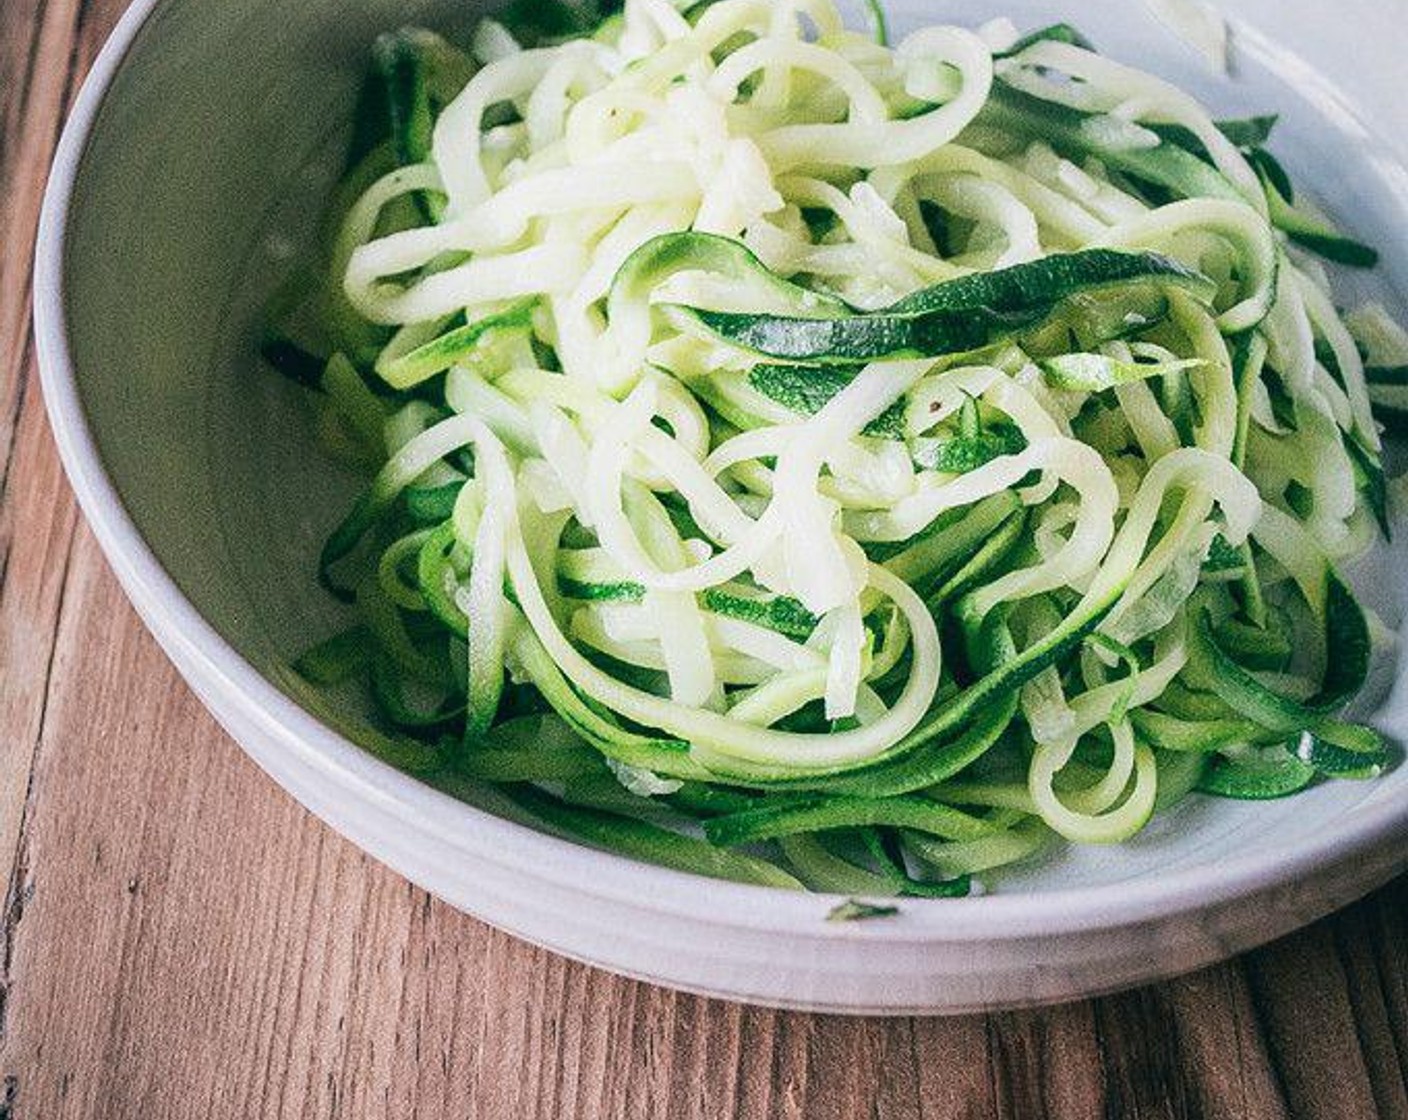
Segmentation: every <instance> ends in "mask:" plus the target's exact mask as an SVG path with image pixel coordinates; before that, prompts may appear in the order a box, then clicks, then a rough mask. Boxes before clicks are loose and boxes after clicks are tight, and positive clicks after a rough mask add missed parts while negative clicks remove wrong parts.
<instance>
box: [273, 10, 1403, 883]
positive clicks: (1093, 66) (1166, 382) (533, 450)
mask: <svg viewBox="0 0 1408 1120" xmlns="http://www.w3.org/2000/svg"><path fill="white" fill-rule="evenodd" d="M1273 123H1274V119H1273V118H1255V119H1251V120H1238V121H1226V122H1214V121H1213V120H1212V119H1211V118H1210V117H1209V115H1208V114H1207V112H1206V111H1205V110H1204V109H1203V108H1202V107H1201V106H1200V105H1199V104H1198V103H1197V102H1196V101H1195V100H1194V99H1193V98H1192V97H1190V96H1188V95H1187V94H1186V93H1183V92H1181V91H1180V90H1178V89H1176V88H1174V87H1173V86H1171V85H1169V84H1167V83H1166V82H1163V81H1161V80H1159V79H1158V78H1156V77H1153V76H1151V75H1149V74H1147V73H1143V72H1141V71H1139V70H1135V69H1131V68H1130V67H1128V66H1124V65H1121V64H1119V63H1117V62H1114V61H1111V60H1110V59H1107V58H1105V57H1103V56H1102V55H1100V54H1099V53H1097V52H1096V51H1095V50H1094V49H1093V48H1092V47H1091V46H1090V45H1089V44H1088V43H1087V42H1086V41H1085V40H1084V39H1083V38H1082V37H1081V36H1080V35H1079V33H1077V32H1076V31H1075V30H1074V29H1072V28H1070V27H1068V26H1065V25H1061V26H1056V27H1052V28H1047V29H1045V30H1042V31H1038V32H1035V33H1033V34H1030V35H1027V36H1025V37H1019V35H1018V34H1017V32H1016V31H1015V29H1013V28H1012V27H1011V26H1010V24H1008V23H1006V22H1005V21H997V22H994V23H991V24H988V25H986V26H985V27H983V28H981V29H979V30H978V31H970V30H964V29H960V28H956V27H931V28H927V29H924V30H920V31H917V32H915V33H913V34H911V35H909V36H907V37H905V38H904V39H902V40H901V41H899V42H898V43H896V44H895V45H893V46H891V45H888V44H887V42H886V36H885V30H884V21H883V17H882V16H880V14H879V13H878V12H877V13H876V20H875V26H874V27H873V29H872V33H870V34H861V33H859V32H856V31H852V30H847V29H846V28H845V27H844V26H843V24H842V21H841V18H840V16H839V14H838V12H837V10H836V9H835V8H834V7H833V5H832V2H831V0H720V2H717V3H711V4H701V5H698V6H696V7H692V8H687V9H685V10H681V9H679V8H678V7H676V6H673V5H672V4H671V3H669V2H667V0H627V3H626V5H625V8H624V11H622V12H618V13H615V14H612V15H605V14H603V13H588V12H586V11H585V10H584V9H583V8H581V7H580V6H554V5H549V4H520V5H519V6H518V8H517V9H516V10H510V12H509V13H507V14H505V15H504V16H503V17H501V18H500V19H499V20H496V21H486V22H485V23H483V24H482V25H481V26H480V27H479V28H478V30H477V31H476V32H475V34H474V36H473V39H472V43H471V44H470V46H469V48H468V50H460V49H459V48H456V47H454V46H452V45H451V44H450V43H449V42H448V41H447V40H445V39H444V38H441V37H440V36H438V35H435V34H432V33H430V32H428V31H424V30H419V29H413V28H407V29H403V30H401V31H396V32H392V33H390V34H388V35H386V36H383V38H382V39H381V40H380V41H378V43H377V44H376V48H375V52H374V67H373V74H372V79H371V81H370V83H369V86H368V92H367V95H366V96H365V97H364V99H363V102H362V104H361V107H360V109H359V120H358V138H357V141H356V144H355V148H356V151H355V153H354V161H353V164H352V166H351V169H350V171H349V172H348V174H347V176H346V179H345V181H344V183H343V186H342V188H341V191H340V197H339V199H338V200H337V202H336V203H335V206H334V223H335V226H336V232H335V235H333V236H330V237H329V239H328V246H327V248H326V250H325V252H324V253H323V254H322V255H321V257H320V258H319V259H318V260H316V261H315V262H313V263H312V264H310V265H309V266H308V267H307V268H306V269H305V270H304V271H303V272H302V273H300V274H299V276H297V277H296V278H295V280H294V281H293V282H292V283H291V284H290V285H289V286H288V289H287V293H286V295H285V296H284V297H282V298H281V299H280V304H279V307H278V308H277V311H276V315H275V316H274V322H275V323H276V328H277V329H276V330H275V331H274V332H273V333H272V334H271V336H270V340H269V343H268V345H267V347H266V355H267V357H268V359H269V360H270V362H271V363H273V364H274V365H275V366H277V367H278V368H279V369H281V370H282V371H283V372H285V373H288V374H289V375H290V376H293V377H295V378H296V379H298V380H300V381H302V382H303V383H304V384H306V385H307V386H308V387H309V388H310V389H312V390H313V391H314V392H313V394H312V397H313V399H314V400H315V401H316V403H317V410H318V417H319V430H320V433H321V435H322V437H323V440H324V442H325V443H327V444H328V446H329V447H330V449H332V450H333V451H334V452H335V453H337V454H338V455H340V456H341V457H343V458H344V459H347V460H349V461H351V462H354V463H357V464H360V465H362V466H364V467H365V468H367V469H368V470H369V471H373V472H374V478H373V479H372V481H371V482H370V485H369V487H368V489H367V490H366V492H365V493H364V495H363V496H362V497H361V499H360V500H359V501H358V502H357V503H356V505H355V507H354V508H353V509H352V511H351V512H350V513H349V514H348V516H347V517H346V519H345V520H344V521H342V523H341V524H340V525H338V526H337V528H336V529H335V531H333V533H332V535H331V537H330V538H329V539H328V541H327V544H326V547H325V548H324V550H323V554H322V560H321V579H322V582H323V583H324V585H325V586H326V587H327V588H328V589H330V590H331V591H333V592H334V593H335V594H337V595H339V596H341V597H343V598H345V599H346V600H348V601H349V602H351V603H353V604H354V605H355V610H356V613H357V617H358V621H357V623H356V625H355V626H354V627H353V628H352V629H350V630H348V631H346V632H345V633H341V634H338V635H336V636H335V637H333V638H331V639H329V640H328V641H326V642H324V643H322V644H321V645H319V646H317V647H315V648H314V649H312V650H310V651H308V653H306V654H305V655H304V656H303V657H302V658H300V659H299V661H298V662H297V665H296V667H297V669H298V671H299V673H300V674H301V675H302V677H303V679H304V680H306V681H308V682H311V683H312V684H313V685H315V686H317V687H318V688H319V689H322V690H325V695H326V696H328V697H335V696H336V695H338V694H337V692H336V689H337V688H338V687H355V688H362V687H365V688H366V690H367V691H368V693H369V695H370V696H371V698H372V700H373V701H374V708H375V712H376V716H375V720H374V724H375V726H365V727H360V730H359V731H358V732H357V734H358V735H359V737H360V738H361V739H362V740H363V741H364V742H366V743H367V744H368V745H369V746H370V747H371V748H372V749H375V750H378V751H380V752H381V753H382V754H384V755H385V756H386V757H389V758H391V759H392V760H393V761H394V762H396V763H397V764H398V765H402V766H404V767H408V768H410V769H412V770H414V771H416V772H418V773H421V774H424V775H425V776H426V777H427V778H428V779H429V780H432V781H434V782H436V783H438V784H440V785H441V786H443V787H445V788H449V789H452V790H453V789H462V788H468V786H469V784H470V783H486V782H487V783H493V784H495V785H497V787H498V788H500V789H502V791H503V792H504V793H505V794H506V795H507V796H508V797H509V798H511V799H512V800H513V801H515V802H516V803H517V805H518V806H519V808H520V809H521V810H522V811H525V812H527V813H528V814H531V815H532V816H533V817H535V818H536V819H538V820H540V821H542V822H543V823H545V824H546V825H547V826H549V827H550V828H553V829H556V830H560V831H562V832H565V833H568V834H571V835H574V836H577V837H580V838H583V839H585V840H586V841H588V842H590V843H593V844H596V845H599V846H603V847H607V848H611V849H615V850H618V851H622V852H625V853H628V854H630V855H633V856H637V857H640V858H644V859H649V860H654V861H657V862H660V863H664V864H668V865H671V866H676V867H682V868H686V869H690V870H694V871H698V872H700V873H703V874H708V875H715V876H722V877H727V878H733V879H738V880H743V881H749V882H757V883H765V884H771V885H778V886H789V887H797V886H806V887H808V888H812V889H819V890H826V891H838V892H845V893H853V894H866V895H886V894H909V895H935V896H942V895H961V894H966V893H968V892H969V891H970V889H972V878H971V877H972V876H974V875H976V874H978V873H981V872H987V871H990V870H992V869H995V868H999V867H1001V866H1003V865H1005V864H1009V863H1012V862H1013V861H1016V860H1020V859H1023V858H1025V857H1027V856H1029V855H1030V854H1032V853H1033V852H1036V851H1037V850H1038V849H1040V848H1042V847H1043V845H1045V844H1046V843H1047V842H1048V841H1051V840H1053V839H1055V838H1057V837H1063V838H1066V839H1068V840H1072V841H1077V842H1083V843H1110V842H1116V841H1121V840H1124V839H1126V838H1128V837H1130V836H1132V835H1133V834H1134V833H1136V832H1138V831H1139V830H1140V829H1141V828H1142V827H1143V826H1144V824H1145V823H1146V822H1147V821H1148V820H1149V819H1150V816H1151V814H1152V813H1153V812H1154V811H1155V810H1156V808H1159V807H1162V806H1164V805H1167V804H1169V803H1171V802H1173V801H1175V800H1177V799H1178V798H1181V797H1183V796H1185V795H1186V794H1188V793H1189V792H1190V791H1192V790H1194V789H1198V790H1202V791H1204V792H1206V793H1210V794H1218V795H1224V796H1233V797H1242V798H1269V797H1278V796H1282V795H1286V794H1290V793H1293V792H1295V791H1297V790H1300V789H1302V788H1303V787H1305V786H1307V785H1308V784H1310V783H1311V782H1313V781H1316V780H1317V779H1320V778H1322V777H1330V778H1346V777H1368V776H1372V775H1373V774H1375V773H1377V772H1378V771H1379V769H1380V768H1381V767H1382V765H1383V764H1384V763H1385V761H1386V749H1385V746H1384V744H1383V742H1382V741H1381V740H1380V738H1379V736H1377V735H1376V734H1375V733H1374V732H1373V731H1371V730H1369V729H1367V728H1364V727H1362V726H1359V725H1356V724H1353V723H1348V722H1343V721H1342V720H1341V719H1340V718H1338V717H1339V715H1340V713H1341V711H1342V710H1343V708H1344V707H1345V705H1346V703H1347V702H1348V701H1349V700H1350V699H1351V698H1352V697H1353V696H1354V695H1355V694H1356V692H1357V691H1358V690H1359V689H1360V687H1361V685H1362V684H1363V682H1364V679H1365V675H1366V672H1367V670H1368V666H1369V660H1370V656H1371V652H1372V648H1371V647H1372V645H1373V635H1374V633H1375V626H1374V623H1373V620H1371V619H1370V618H1369V617H1367V616H1366V613H1365V611H1364V610H1363V609H1361V607H1360V605H1359V604H1358V603H1357V602H1356V601H1355V598H1354V595H1353V594H1352V592H1351V591H1350V590H1349V588H1348V586H1347V585H1346V583H1345V582H1344V581H1343V579H1342V578H1341V576H1340V574H1339V572H1338V568H1337V566H1338V565H1341V564H1343V563H1344V562H1345V561H1347V560H1349V559H1351V558H1353V557H1355V556H1356V555H1358V554H1359V553H1361V552H1362V551H1363V550H1365V549H1366V548H1367V547H1368V546H1369V545H1370V544H1371V543H1372V542H1373V540H1374V539H1375V536H1376V534H1378V533H1379V532H1381V531H1382V532H1383V533H1387V532H1388V519H1387V513H1386V500H1387V487H1386V484H1385V479H1384V474H1383V470H1382V467H1381V465H1380V428H1379V425H1378V424H1377V423H1376V421H1375V416H1374V413H1373V410H1372V408H1371V404H1372V403H1373V402H1375V401H1376V400H1377V401H1378V402H1379V403H1381V404H1383V405H1384V406H1386V407H1388V408H1391V409H1392V408H1395V407H1398V408H1403V407H1408V398H1405V397H1404V392H1405V390H1404V385H1405V383H1408V377H1405V376H1404V368H1405V366H1408V337H1405V335H1404V334H1403V332H1402V331H1401V330H1399V328H1398V327H1397V326H1396V325H1395V324H1394V323H1393V322H1392V321H1391V319H1390V318H1389V317H1388V316H1387V315H1386V314H1385V313H1384V312H1383V310H1382V309H1381V308H1378V307H1373V306H1371V307H1366V308H1361V309H1359V310H1357V311H1355V312H1354V313H1352V314H1350V315H1349V316H1348V317H1342V316H1341V314H1340V312H1339V311H1338V310H1337V307H1336V304H1335V301H1334V298H1333V296H1332V294H1331V290H1330V286H1329V279H1328V276H1327V272H1326V270H1325V268H1324V267H1323V266H1322V265H1321V264H1320V263H1319V261H1320V260H1322V259H1326V258H1328V259H1329V260H1331V261H1334V262H1338V263H1340V264H1344V265H1352V266H1361V267H1363V266H1370V265H1372V264H1373V263H1374V259H1375V255H1374V253H1373V251H1372V250H1370V249H1368V248H1366V247H1365V246H1363V245H1360V244H1358V243H1357V242H1354V241H1352V240H1350V239H1348V238H1347V237H1345V236H1343V235H1342V234H1340V233H1339V232H1338V231H1336V230H1335V229H1334V228H1333V226H1331V225H1330V223H1329V222H1328V221H1327V220H1326V219H1325V218H1324V217H1323V216H1322V215H1320V213H1319V212H1318V211H1316V210H1315V209H1314V208H1313V207H1312V206H1310V205H1308V204H1307V203H1305V202H1304V200H1298V199H1297V197H1296V194H1295V192H1294V189H1293V187H1292V185H1291V183H1290V182H1289V181H1288V180H1287V177H1286V175H1285V173H1284V171H1283V170H1282V168H1281V166H1280V165H1279V164H1278V163H1277V162H1276V160H1275V159H1274V158H1273V157H1272V156H1271V155H1270V154H1269V153H1268V152H1267V150H1266V149H1265V147H1264V144H1265V142H1266V140H1267V137H1268V135H1269V134H1270V132H1271V129H1272V125H1273ZM327 704H328V705H329V706H332V707H339V706H340V707H348V706H349V702H348V701H346V700H333V699H329V700H328V701H327Z"/></svg>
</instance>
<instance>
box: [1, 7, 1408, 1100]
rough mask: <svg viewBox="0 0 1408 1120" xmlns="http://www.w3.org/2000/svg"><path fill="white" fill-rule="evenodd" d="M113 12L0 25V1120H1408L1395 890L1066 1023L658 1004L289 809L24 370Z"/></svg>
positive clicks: (1403, 906)
mask: <svg viewBox="0 0 1408 1120" xmlns="http://www.w3.org/2000/svg"><path fill="white" fill-rule="evenodd" d="M123 6H124V0H91V2H87V3H85V2H83V0H0V189H2V190H3V193H0V464H3V466H0V471H2V472H3V473H0V584H2V585H3V589H2V591H0V860H3V864H4V867H5V870H6V873H7V887H6V892H5V899H4V910H3V915H0V1120H55V1118H60V1117H85V1118H87V1117H115V1118H116V1117H121V1118H127V1117H134V1118H135V1117H140V1118H142V1120H156V1118H159V1117H178V1118H182V1120H186V1118H195V1117H199V1118H224V1117H242V1118H252V1117H261V1118H262V1117H286V1116H287V1117H294V1116H297V1117H359V1118H360V1117H383V1116H392V1117H410V1116H416V1117H484V1118H494V1120H497V1118H499V1117H513V1118H519V1117H524V1118H526V1117H540V1118H547V1117H554V1118H555V1117H569V1118H583V1120H595V1118H599V1117H617V1116H633V1117H650V1118H658V1117H669V1118H671V1120H675V1118H685V1117H696V1116H698V1117H709V1118H725V1117H748V1118H755V1117H758V1118H760V1117H772V1116H777V1117H807V1118H809V1120H810V1118H817V1117H831V1116H834V1117H841V1118H856V1117H863V1116H865V1117H869V1116H875V1117H894V1118H901V1117H973V1118H986V1117H999V1116H1000V1117H1015V1118H1021V1120H1026V1118H1033V1117H1056V1118H1071V1120H1089V1118H1092V1117H1099V1116H1104V1117H1200V1116H1207V1117H1231V1118H1237V1120H1261V1118H1272V1117H1286V1118H1296V1120H1299V1118H1311V1117H1315V1118H1318V1117H1324V1118H1327V1120H1330V1118H1333V1120H1358V1118H1370V1117H1395V1118H1408V936H1405V935H1408V880H1399V881H1398V882H1397V883H1395V884H1392V885H1390V886H1389V887H1388V888H1386V889H1385V890H1383V891H1381V892H1379V893H1378V894H1377V895H1375V896H1373V897H1371V898H1369V899H1367V900H1365V901H1364V902H1361V903H1360V904H1358V905H1356V906H1353V907H1351V908H1350V909H1348V910H1346V911H1344V912H1343V913H1341V914H1339V915H1337V916H1335V917H1333V918H1330V919H1328V920H1326V921H1324V922H1321V923H1319V924H1318V925H1316V926H1314V927H1312V928H1310V929H1308V930H1305V931H1303V932H1301V933H1298V934H1296V935H1294V936H1292V937H1289V938H1286V939H1285V940H1283V941H1280V942H1278V943H1276V944H1274V945H1271V946H1269V947H1268V948H1266V949H1263V950H1261V951H1260V952H1256V953H1252V954H1250V955H1248V956H1246V957H1243V958H1241V959H1239V960H1235V961H1232V962H1231V963H1228V964H1225V965H1220V966H1218V967H1215V968H1210V969H1206V970H1205V971H1202V972H1199V973H1197V974H1195V975H1192V976H1187V977H1184V978H1182V979H1179V980H1175V981H1173V982H1171V983H1167V984H1161V985H1157V986H1154V987H1150V988H1145V989H1141V990H1138V991H1133V992H1128V993H1125V994H1122V995H1117V996H1110V997H1107V998H1104V999H1098V1000H1094V1001H1091V1002H1088V1003H1079V1004H1071V1005H1067V1006H1063V1007H1054V1008H1049V1009H1045V1010H1039V1011H1031V1012H1023V1013H1011V1014H994V1015H987V1016H976V1017H969V1018H958V1019H891V1020H869V1021H866V1020H847V1019H843V1018H835V1017H824V1016H808V1015H800V1014H791V1013H782V1012H774V1011H766V1010H759V1009H754V1008H744V1007H738V1006H733V1005H730V1004H725V1003H719V1002H713V1001H709V1000H704V999H699V998H696V997H692V996H683V995H677V994H675V993H672V992H669V991H665V990H662V989H659V988H654V987H650V986H648V985H645V984H640V983H635V982H631V981H627V980H621V979H618V978H616V977H613V976H610V975H608V974H606V973H604V972H599V971H596V970H594V969H590V968H586V967H583V966H580V965H576V964H571V963H569V962H567V961H564V960H562V959H560V958H558V957H555V956H553V955H551V954H549V953H546V952H544V951H542V950H539V949H535V948H532V947H530V946H528V945H525V944H522V943H520V942H518V941H516V940H514V939H512V938H510V937H508V936H506V935H504V934H501V933H498V932H496V931H494V930H492V929H490V928H488V927H486V926H484V925H482V924H481V923H479V922H476V921H474V920H473V919H471V918H467V917H465V916H463V915H461V914H459V913H457V912H455V911H453V910H451V909H450V908H449V907H446V906H444V905H442V904H440V903H438V902H436V901H434V900H433V899H431V898H430V897H428V896H427V895H426V894H425V893H424V892H423V891H421V890H418V889H417V888H415V887H413V886H411V885H410V884H408V883H407V882H405V881H404V880H402V879H401V878H399V877H398V876H397V875H395V874H393V873H392V872H390V871H388V870H387V869H386V868H384V867H382V866H380V865H379V864H377V863H376V862H375V861H373V860H371V859H369V858H368V857H367V856H365V855H363V854H362V853H361V852H359V851H358V850H357V849H356V848H354V847H352V845H350V844H348V843H347V842H345V841H343V840H342V839H340V838H339V837H338V836H336V835H335V834H333V833H332V832H331V831H329V830H328V829H327V828H325V827H324V826H323V825H322V824H320V823H319V822H318V821H317V820H315V819H314V818H313V817H312V816H310V815H309V814H308V813H307V812H305V811H304V810H303V809H301V808H300V807H299V806H298V805H297V804H296V803H295V802H294V801H292V800H291V799H290V798H289V797H287V796H285V795H284V794H283V793H282V792H281V791H280V790H279V789H277V788H276V787H275V786H274V785H273V783H272V782H270V781H269V779H267V778H266V777H265V776H264V775H263V773H261V772H260V771H259V770H258V769H257V768H256V767H255V766H254V764H253V763H251V762H250V761H249V760H248V759H247V758H246V757H245V756H244V754H243V753H242V752H241V751H240V749H239V748H238V747H237V746H236V745H235V744H234V743H233V742H231V741H230V739H228V738H227V737H226V736H225V735H224V734H223V733H222V732H221V731H220V730H219V728H218V727H217V726H216V725H215V723H214V721H213V720H212V719H211V718H210V716H208V715H207V714H206V712H205V711H204V710H203V708H202V707H201V705H200V704H199V703H198V702H197V701H196V699H195V698H194V697H193V696H192V695H191V693H190V692H189V691H188V690H187V689H186V688H185V686H184V685H183V684H182V682H181V680H180V679H179V678H178V677H177V675H176V673H175V671H174V670H173V669H172V667H171V666H170V665H169V664H168V663H167V661H166V659H165V658H164V657H163V655H162V654H161V652H160V651H159V650H158V649H157V647H156V644H155V643H154V642H153V641H152V639H151V638H150V637H149V636H148V635H147V634H146V632H145V631H144V630H143V628H142V626H141V624H140V623H139V622H138V620H137V618H136V616H135V615H134V614H133V613H132V611H131V609H130V608H129V607H128V605H127V602H126V600H125V599H124V598H123V595H122V593H121V591H120V590H119V588H118V586H117V584H116V582H115V581H114V579H113V576H112V574H111V573H110V572H109V570H108V568H107V566H106V564H105V563H104V561H103V558H102V556H101V554H100V553H99V550H98V548H97V545H96V544H95V543H94V540H93V538H92V536H91V535H90V534H89V533H88V532H87V530H86V529H85V527H84V526H83V523H82V521H81V520H80V518H79V517H78V515H77V513H76V511H75V507H74V502H73V498H72V495H71V494H70V492H69V489H68V486H67V484H66V483H65V481H64V479H63V476H62V473H61V471H60V467H59V462H58V458H57V455H56V454H55V451H54V446H53V443H52V441H51V439H50V436H49V432H48V428H47V424H46V420H45V417H44V412H43V408H42V402H41V400H40V394H39V387H38V383H37V378H36V374H35V368H34V347H33V338H32V332H31V328H30V321H29V315H30V311H29V302H30V301H29V295H30V291H29V287H30V282H29V261H30V257H31V253H32V250H33V243H34V228H35V222H36V219H37V214H38V209H39V200H40V193H41V189H42V184H43V179H44V174H45V170H46V167H47V164H48V161H49V158H50V155H51V152H52V149H53V146H54V142H55V139H56V136H57V131H58V128H59V123H60V121H61V120H62V118H63V117H64V115H65V112H66V108H67V106H68V104H69V102H70V100H71V99H72V97H73V94H74V92H75V89H76V86H77V83H78V81H79V80H80V79H81V77H82V74H83V73H84V71H85V69H86V68H87V66H88V65H89V64H90V63H91V61H92V59H93V56H94V54H95V52H96V50H97V48H98V46H99V45H100V44H101V42H102V40H103V38H104V37H105V36H106V34H107V32H108V31H109V29H110V28H111V26H112V24H113V22H114V20H115V19H116V18H117V16H118V15H119V14H120V11H121V9H122V8H123Z"/></svg>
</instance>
